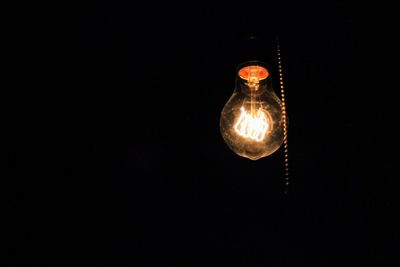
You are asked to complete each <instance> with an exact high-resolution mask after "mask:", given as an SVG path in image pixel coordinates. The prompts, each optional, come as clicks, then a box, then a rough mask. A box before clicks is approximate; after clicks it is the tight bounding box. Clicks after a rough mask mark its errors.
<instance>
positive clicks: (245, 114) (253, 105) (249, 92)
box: [220, 61, 283, 160]
mask: <svg viewBox="0 0 400 267" xmlns="http://www.w3.org/2000/svg"><path fill="white" fill-rule="evenodd" d="M220 130H221V134H222V137H223V138H224V140H225V142H226V144H227V145H228V146H229V148H230V149H232V150H233V151H234V152H235V153H236V154H238V155H239V156H242V157H246V158H249V159H251V160H257V159H260V158H262V157H266V156H268V155H270V154H272V153H274V152H275V151H276V150H277V149H278V148H279V147H280V146H281V145H282V143H283V120H282V109H281V101H280V99H279V98H278V96H277V95H276V94H275V93H274V91H273V89H272V86H271V77H270V74H269V71H268V69H267V68H266V66H265V64H264V63H261V62H257V61H250V62H246V63H243V64H241V65H240V66H239V67H238V72H237V75H236V86H235V89H234V91H233V94H232V96H231V98H230V99H229V100H228V102H227V103H226V104H225V106H224V108H223V110H222V113H221V119H220Z"/></svg>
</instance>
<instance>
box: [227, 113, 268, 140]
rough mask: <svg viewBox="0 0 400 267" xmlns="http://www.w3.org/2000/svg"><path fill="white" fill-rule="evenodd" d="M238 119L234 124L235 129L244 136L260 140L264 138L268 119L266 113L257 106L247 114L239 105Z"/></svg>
mask: <svg viewBox="0 0 400 267" xmlns="http://www.w3.org/2000/svg"><path fill="white" fill-rule="evenodd" d="M240 110H241V111H242V113H241V114H240V117H239V119H238V120H237V122H236V124H235V127H234V128H235V131H236V132H237V133H238V134H239V135H240V136H243V137H245V138H250V139H253V140H255V141H257V142H260V141H262V140H263V139H264V137H265V135H266V133H267V131H268V128H269V124H268V119H267V116H266V114H265V113H264V112H263V111H262V110H261V108H259V109H258V110H257V111H256V112H252V113H250V114H248V113H247V112H246V110H245V109H244V107H241V108H240Z"/></svg>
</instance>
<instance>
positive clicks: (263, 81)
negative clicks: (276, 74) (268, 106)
mask: <svg viewBox="0 0 400 267" xmlns="http://www.w3.org/2000/svg"><path fill="white" fill-rule="evenodd" d="M236 88H237V89H238V90H240V91H241V92H243V93H245V94H248V95H258V94H262V93H265V92H267V91H270V90H272V86H271V77H270V73H269V70H268V68H267V66H266V64H265V63H263V62H259V61H248V62H245V63H243V64H241V65H239V67H238V70H237V75H236Z"/></svg>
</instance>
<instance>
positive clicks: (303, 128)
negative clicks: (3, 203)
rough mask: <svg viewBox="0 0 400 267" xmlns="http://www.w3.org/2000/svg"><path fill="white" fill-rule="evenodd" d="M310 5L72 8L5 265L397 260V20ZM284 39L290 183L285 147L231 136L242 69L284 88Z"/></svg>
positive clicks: (15, 165)
mask: <svg viewBox="0 0 400 267" xmlns="http://www.w3.org/2000/svg"><path fill="white" fill-rule="evenodd" d="M299 2H301V3H289V2H285V1H283V2H280V3H264V5H259V4H257V3H251V2H246V3H230V4H228V3H226V4H220V5H218V4H216V3H213V4H212V5H206V4H205V3H202V4H200V3H188V4H187V6H182V5H176V6H173V5H172V4H171V3H165V4H163V5H159V4H157V5H156V4H155V3H148V4H146V3H144V4H143V3H141V5H140V6H139V5H138V3H135V2H129V1H126V2H123V1H115V2H105V1H99V2H86V3H85V4H81V6H79V7H77V10H78V12H79V15H78V16H77V17H74V19H76V20H77V21H78V22H79V23H78V24H79V25H78V26H77V27H76V29H75V28H74V30H73V31H72V35H73V37H74V38H71V39H69V38H64V39H63V38H61V39H60V40H58V41H59V42H60V43H63V42H64V41H65V43H63V44H61V46H60V49H55V51H54V53H53V55H54V58H55V59H54V61H58V63H59V65H57V67H55V68H57V70H56V71H54V72H56V73H57V75H55V76H54V77H50V78H49V79H50V81H52V82H53V80H54V82H53V85H54V87H53V90H54V91H53V92H48V93H46V94H43V97H45V98H46V99H50V101H48V102H50V106H51V108H49V109H46V108H42V106H41V105H38V108H39V109H43V110H42V112H43V113H42V114H46V115H47V116H48V118H49V120H48V121H46V122H44V123H43V125H42V124H40V123H37V122H36V120H34V122H32V124H30V125H31V126H32V127H30V130H29V132H30V133H32V136H33V133H35V136H36V135H37V136H40V138H39V139H35V138H33V137H32V138H28V142H29V141H32V142H31V143H30V145H29V146H25V145H23V144H22V143H21V142H20V140H21V139H23V138H24V137H23V136H24V135H23V134H22V133H20V135H17V136H14V137H16V139H15V140H16V142H15V143H13V145H12V147H11V148H12V149H11V150H10V153H9V158H10V166H11V170H12V172H11V173H12V175H11V179H10V180H11V184H12V185H13V186H14V188H16V190H15V192H14V193H13V195H12V197H11V198H9V201H8V204H7V207H8V210H9V211H11V216H10V218H11V223H10V225H9V226H10V227H11V228H10V229H13V230H14V231H12V238H11V239H10V243H9V244H10V246H9V249H8V250H7V255H8V256H9V259H10V265H18V263H19V262H24V263H31V264H32V265H34V264H33V263H43V262H48V261H49V262H50V263H51V264H52V265H53V266H61V265H68V266H76V265H77V264H85V265H87V266H120V265H123V266H207V267H211V266H243V267H244V266H246V267H250V266H308V267H309V266H331V265H335V266H389V265H388V264H389V262H392V260H394V259H395V253H396V252H398V249H399V243H398V238H399V231H398V227H397V226H398V225H399V220H398V219H397V213H398V210H399V205H398V203H397V200H398V197H397V196H396V194H397V191H398V186H399V182H398V179H396V178H397V177H395V176H396V163H397V162H396V161H395V160H396V159H395V154H396V151H397V150H396V148H397V147H398V146H397V143H396V139H395V134H394V133H393V132H394V122H395V120H393V117H394V116H393V114H394V108H395V100H394V98H393V88H392V86H388V85H387V84H386V83H385V82H386V77H387V76H388V66H387V65H386V64H385V63H384V61H383V60H382V59H384V58H388V57H390V52H388V49H389V47H388V46H386V43H388V39H387V35H386V33H385V31H384V30H385V29H386V30H387V28H388V27H387V26H388V24H386V23H387V22H386V21H385V20H381V19H377V16H379V15H380V16H384V14H382V13H380V11H379V10H378V9H376V6H373V5H370V6H366V5H365V4H364V5H363V6H362V8H361V7H360V6H350V5H349V4H348V3H347V2H346V1H343V2H340V1H336V2H334V1H331V2H327V3H324V4H321V3H319V2H316V3H304V2H303V1H299ZM277 36H279V38H280V42H281V48H282V55H283V61H284V75H285V83H286V86H287V109H288V114H289V148H290V164H291V165H290V169H291V181H290V182H291V183H290V191H289V194H288V195H285V194H284V193H283V192H284V189H285V188H284V186H283V183H284V176H283V159H284V158H283V153H282V151H281V150H279V151H278V152H276V153H274V154H273V155H271V156H269V157H267V158H263V159H261V160H258V161H250V160H248V159H244V158H240V157H238V156H237V155H236V154H234V153H233V152H232V151H230V150H229V149H228V147H227V146H226V145H225V143H224V141H223V139H222V137H221V135H220V133H219V116H220V112H221V110H222V108H223V106H224V104H225V103H226V101H227V100H228V99H229V97H230V95H231V94H232V92H233V88H234V79H235V74H236V67H237V65H239V64H240V63H242V62H244V61H247V60H253V59H258V60H262V61H265V62H267V63H269V64H270V65H271V66H272V69H271V71H272V73H273V75H274V77H275V78H274V80H273V82H274V88H275V91H276V92H279V88H278V86H277V85H278V83H277V79H276V71H277V64H276V54H275V53H276V51H275V45H276V43H275V40H276V39H275V38H276V37H277ZM61 47H62V48H61ZM51 67H52V66H50V68H51ZM41 96H42V95H39V98H41ZM47 104H49V103H47ZM28 116H29V115H28ZM32 118H34V116H32ZM43 126H44V127H43ZM49 126H50V127H49ZM44 128H46V129H49V130H46V131H44V132H43V133H42V132H41V131H40V130H41V129H44ZM28 142H27V143H28ZM19 156H22V158H23V159H24V161H20V160H17V158H18V157H19ZM21 177H23V178H21ZM38 177H39V178H38ZM41 178H46V179H41ZM17 218H18V219H17ZM395 265H396V264H394V265H393V263H392V264H391V265H390V266H395Z"/></svg>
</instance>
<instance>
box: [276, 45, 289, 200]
mask: <svg viewBox="0 0 400 267" xmlns="http://www.w3.org/2000/svg"><path fill="white" fill-rule="evenodd" d="M276 48H277V49H276V50H277V54H278V72H279V85H280V89H281V102H282V103H281V108H282V119H283V148H284V155H285V176H284V177H285V194H288V193H289V147H288V131H287V114H286V98H285V86H284V84H283V69H282V56H281V49H280V46H279V40H278V39H277V47H276Z"/></svg>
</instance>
